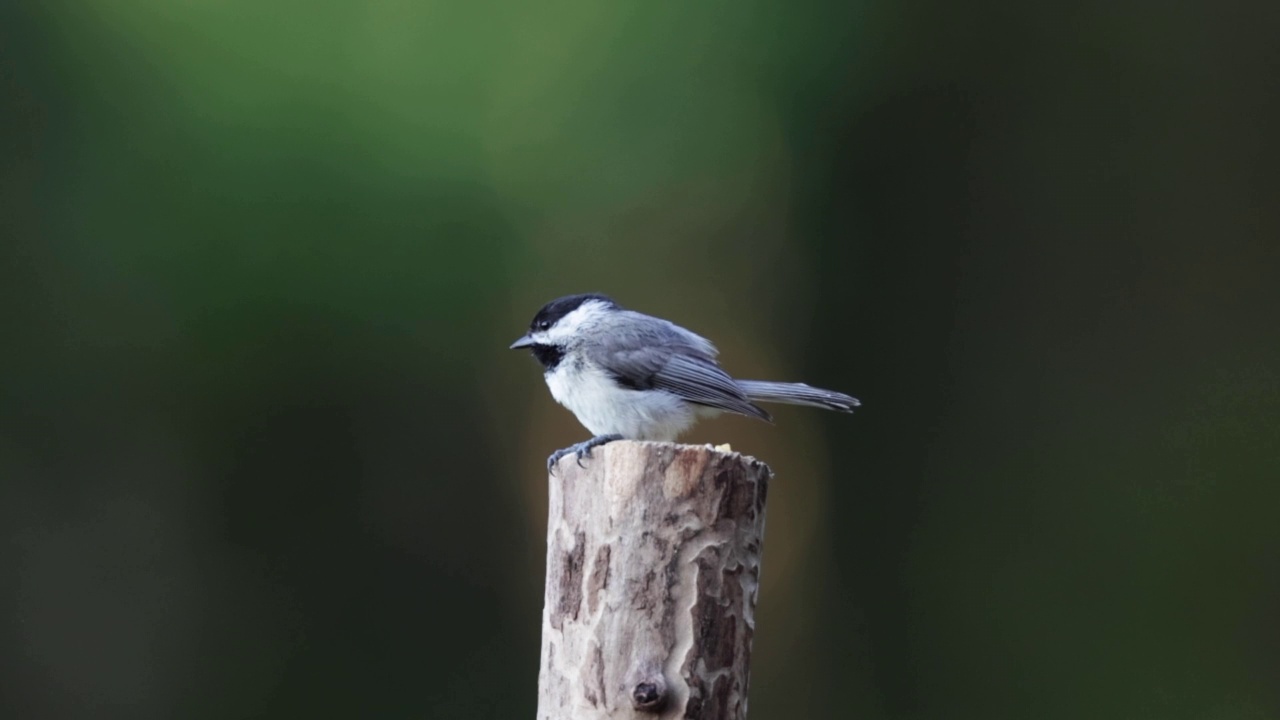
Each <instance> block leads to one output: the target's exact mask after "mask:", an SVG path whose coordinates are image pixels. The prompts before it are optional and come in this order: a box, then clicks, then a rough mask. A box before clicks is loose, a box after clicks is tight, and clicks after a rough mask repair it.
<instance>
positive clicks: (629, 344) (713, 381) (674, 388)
mask: <svg viewBox="0 0 1280 720" xmlns="http://www.w3.org/2000/svg"><path fill="white" fill-rule="evenodd" d="M619 315H620V316H621V317H619V318H617V319H616V320H615V321H614V322H613V323H612V326H611V327H610V328H609V331H608V333H607V337H608V338H609V342H608V343H604V344H601V345H597V346H594V347H593V348H592V349H591V351H590V352H589V353H588V355H589V357H590V359H591V360H593V361H594V362H596V363H597V364H599V365H600V366H601V367H603V368H604V369H605V370H606V371H608V372H609V373H610V374H611V375H612V376H613V377H614V379H615V380H617V381H618V383H619V384H621V385H623V386H625V387H629V388H633V389H636V390H652V389H658V390H666V391H667V392H670V393H673V394H675V395H679V396H680V397H682V398H684V399H685V400H688V401H689V402H692V403H697V404H699V405H706V406H708V407H714V408H719V409H721V410H728V411H730V412H736V413H741V414H743V415H750V416H752V417H758V418H761V419H764V420H769V419H770V417H769V413H767V412H765V411H764V410H763V409H761V408H760V407H759V406H757V405H755V404H754V403H752V402H751V400H750V399H749V398H748V397H747V394H746V393H745V392H743V390H742V388H740V387H738V384H737V383H736V382H734V380H733V378H731V377H729V374H728V373H726V372H725V371H724V370H722V369H721V368H720V366H719V365H717V364H716V361H715V346H714V345H712V344H711V343H710V342H708V341H707V340H705V339H703V338H702V337H700V336H698V335H695V334H693V333H691V332H689V331H688V330H685V329H684V328H682V327H680V326H678V325H674V324H672V323H669V322H667V321H666V320H660V319H658V318H654V317H649V316H648V315H643V314H641V313H635V312H627V313H625V314H623V313H619Z"/></svg>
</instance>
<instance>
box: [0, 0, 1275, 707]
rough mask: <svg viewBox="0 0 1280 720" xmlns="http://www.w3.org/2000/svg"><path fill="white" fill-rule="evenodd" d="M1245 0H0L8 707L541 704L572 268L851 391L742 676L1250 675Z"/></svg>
mask: <svg viewBox="0 0 1280 720" xmlns="http://www.w3.org/2000/svg"><path fill="white" fill-rule="evenodd" d="M1277 8H1280V5H1277V4H1276V3H1273V2H1269V3H1263V2H1256V3H1246V2H1227V3H1217V4H1210V3H1166V4H1163V5H1161V4H1150V3H1141V2H1135V1H1133V0H1122V1H1121V2H1085V3H1076V4H1070V5H1064V6H1060V7H1053V6H1036V4H1034V3H1022V2H1014V1H1012V0H1004V1H997V2H995V3H987V4H984V5H982V6H981V7H978V6H967V5H965V4H955V3H950V2H945V1H944V0H923V1H920V2H907V3H902V2H885V1H883V0H859V1H855V2H852V3H839V4H837V3H820V2H800V3H791V4H783V3H765V2H756V1H754V0H747V1H742V0H740V1H739V2H735V3H728V2H704V3H636V4H632V3H601V2H572V1H569V2H552V3H548V4H541V3H516V2H506V3H497V2H495V3H440V2H407V1H405V0H373V1H370V2H350V1H347V2H342V1H336V2H328V3H310V2H301V1H299V0H277V1H276V2H259V1H250V0H229V1H224V2H207V1H201V0H193V1H191V2H182V3H177V2H171V1H168V0H165V1H161V0H136V1H134V2H105V1H103V0H84V1H83V2H79V3H71V2H37V1H35V0H32V1H29V2H14V0H10V1H9V2H5V3H3V4H0V232H2V233H3V235H2V239H3V244H2V245H0V338H3V340H2V342H3V352H2V353H0V520H2V523H3V525H2V527H3V530H4V542H3V543H2V544H0V569H2V570H3V572H2V573H0V577H2V578H3V579H2V580H0V611H2V614H0V618H3V621H2V622H0V698H2V704H3V707H0V716H2V717H5V718H53V719H59V718H294V717H375V718H520V717H532V715H533V709H534V704H535V695H536V675H537V668H538V633H539V628H540V626H539V623H540V612H541V601H542V561H543V556H542V553H543V551H544V541H543V538H544V535H543V533H544V521H545V518H544V512H545V478H544V475H543V460H544V458H545V456H546V454H547V453H549V452H550V451H551V450H553V449H555V448H557V447H561V446H564V445H566V444H569V443H570V442H574V441H577V440H580V439H583V438H585V437H586V432H585V431H584V430H583V429H582V428H581V427H579V426H578V425H577V424H576V422H575V421H574V420H573V418H572V417H571V416H570V415H569V413H567V412H566V411H564V410H562V409H561V408H559V407H557V406H555V405H554V403H553V402H552V401H551V399H550V397H549V395H548V394H547V392H546V388H545V386H544V385H543V384H542V381H541V378H540V373H539V370H538V367H537V365H536V363H534V362H533V361H532V360H531V359H529V358H528V357H527V356H525V355H524V354H521V353H510V352H508V351H507V350H506V349H505V348H506V345H507V344H508V343H509V342H510V341H511V340H513V339H514V338H515V337H516V336H517V335H519V334H520V333H521V332H522V330H523V329H524V327H525V325H526V324H527V322H528V320H529V318H530V317H531V316H532V314H533V312H534V311H535V310H536V309H537V308H538V307H539V306H540V305H541V304H542V303H543V302H545V301H546V300H549V299H551V298H552V297H555V296H557V295H562V294H567V293H570V292H581V291H587V290H600V291H606V292H609V293H610V294H612V295H614V296H615V297H616V298H617V299H618V300H619V301H620V302H622V303H623V304H624V305H628V306H630V307H634V308H636V309H640V310H643V311H647V312H651V313H655V314H659V315H663V316H665V317H668V318H671V319H673V320H676V321H678V322H680V323H682V324H685V325H687V326H689V327H691V328H693V329H695V330H697V331H699V332H702V333H703V334H705V335H708V336H709V337H711V338H712V339H713V340H715V341H716V342H717V343H719V344H720V346H721V348H722V350H723V356H724V360H725V364H726V366H727V367H728V369H729V370H730V371H731V372H733V373H735V374H739V375H742V376H758V377H770V378H776V379H797V380H798V379H803V380H807V381H809V382H812V383H815V384H821V385H825V386H829V387H834V388H838V389H841V390H845V391H847V392H850V393H852V394H854V395H857V396H859V397H860V398H862V400H863V402H864V408H863V409H862V411H861V412H859V414H857V415H854V416H852V417H846V416H839V415H834V414H830V415H829V414H824V413H818V412H814V411H806V410H792V409H782V410H780V411H779V412H778V413H777V417H778V422H777V424H776V425H775V426H773V427H770V426H766V425H764V424H761V423H754V422H752V421H749V420H746V419H742V418H725V419H722V420H719V421H717V422H714V423H708V424H704V425H702V426H700V427H699V428H697V429H696V430H695V431H694V432H693V433H691V435H690V436H689V438H688V439H689V440H690V441H696V442H731V443H733V445H734V447H735V449H738V450H742V451H744V452H748V453H751V454H754V455H757V456H759V457H761V458H763V459H765V460H766V461H768V462H770V463H771V464H772V465H773V466H774V468H775V470H776V472H777V479H776V481H775V484H774V486H773V491H772V492H771V495H770V504H771V505H770V508H769V513H770V519H769V534H768V537H767V542H766V552H765V562H764V569H765V578H764V580H765V584H764V587H763V589H762V596H761V605H760V609H759V612H758V614H757V618H758V622H759V627H758V635H757V643H756V656H755V657H756V660H755V665H754V671H753V678H752V680H753V683H752V685H753V686H752V696H751V704H752V717H753V718H756V719H757V720H762V719H769V718H783V719H790V718H922V719H923V718H931V719H932V718H984V719H985V718H1206V719H1214V720H1230V719H1234V718H1243V719H1255V718H1256V719H1263V718H1280V689H1278V688H1280V518H1278V516H1280V330H1278V329H1277V328H1278V326H1280V322H1278V320H1277V318H1278V317H1280V251H1278V250H1277V245H1278V244H1277V242H1276V239H1277V237H1278V236H1280V202H1278V201H1280V181H1278V177H1280V176H1278V173H1277V168H1278V167H1280V129H1278V128H1280V100H1278V98H1280V93H1278V92H1277V90H1278V88H1280V85H1278V81H1277V79H1278V78H1280V50H1278V48H1280V43H1277V41H1276V38H1277V37H1278V36H1280V10H1278V9H1277Z"/></svg>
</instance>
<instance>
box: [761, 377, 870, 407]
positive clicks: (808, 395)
mask: <svg viewBox="0 0 1280 720" xmlns="http://www.w3.org/2000/svg"><path fill="white" fill-rule="evenodd" d="M737 383H738V386H739V387H741V388H742V391H743V392H745V393H746V394H747V397H749V398H751V399H752V400H753V401H757V402H768V403H782V404H784V405H807V406H809V407H818V408H825V409H827V410H835V411H837V412H847V413H851V412H853V409H854V408H856V407H858V406H859V405H861V404H862V403H860V402H858V398H855V397H849V396H848V395H845V394H844V393H838V392H836V391H835V390H823V389H822V388H816V387H812V386H810V385H805V384H804V383H788V382H769V381H768V380H738V381H737Z"/></svg>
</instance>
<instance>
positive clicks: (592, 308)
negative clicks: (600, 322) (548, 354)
mask: <svg viewBox="0 0 1280 720" xmlns="http://www.w3.org/2000/svg"><path fill="white" fill-rule="evenodd" d="M606 312H608V307H607V306H606V305H605V304H604V303H602V302H600V301H599V300H589V301H587V302H584V303H582V304H581V305H579V306H578V307H577V308H575V309H574V310H573V312H570V313H569V314H567V315H565V316H564V317H562V318H560V319H559V320H557V321H556V324H555V325H552V326H551V329H549V330H547V331H545V332H544V333H541V334H543V335H545V336H546V339H547V342H548V344H563V343H565V342H567V341H568V340H570V339H572V338H573V337H574V336H575V335H577V334H578V331H579V330H581V329H582V326H583V325H586V324H588V323H590V322H593V321H594V320H596V319H597V318H599V317H600V316H601V315H602V314H604V313H606Z"/></svg>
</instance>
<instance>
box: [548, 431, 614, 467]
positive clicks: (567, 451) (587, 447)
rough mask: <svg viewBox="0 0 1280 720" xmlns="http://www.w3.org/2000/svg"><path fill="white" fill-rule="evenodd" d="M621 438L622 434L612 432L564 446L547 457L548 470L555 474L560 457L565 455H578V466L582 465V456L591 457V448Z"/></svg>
mask: <svg viewBox="0 0 1280 720" xmlns="http://www.w3.org/2000/svg"><path fill="white" fill-rule="evenodd" d="M621 439H622V436H621V435H619V434H617V433H610V434H608V435H597V436H595V437H593V438H591V439H590V440H584V441H582V442H580V443H576V444H574V445H570V446H569V447H567V448H562V449H560V450H557V451H555V452H553V453H551V457H549V458H547V472H548V473H551V474H552V475H554V474H555V468H556V463H558V462H560V458H562V457H564V456H565V455H577V456H578V467H582V458H584V457H586V458H589V457H591V450H592V449H593V448H597V447H600V446H601V445H604V444H606V443H611V442H613V441H614V440H621Z"/></svg>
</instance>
